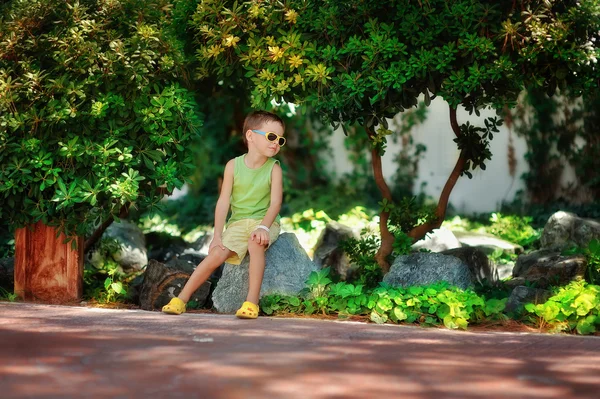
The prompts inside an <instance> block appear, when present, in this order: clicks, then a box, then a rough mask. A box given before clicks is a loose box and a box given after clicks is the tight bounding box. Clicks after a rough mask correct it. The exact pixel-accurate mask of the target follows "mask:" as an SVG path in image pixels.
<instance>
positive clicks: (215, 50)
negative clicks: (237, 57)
mask: <svg viewBox="0 0 600 399" xmlns="http://www.w3.org/2000/svg"><path fill="white" fill-rule="evenodd" d="M205 51H206V56H207V57H208V58H211V57H215V58H217V57H218V56H219V54H221V53H222V52H223V47H221V46H220V45H218V44H213V45H212V46H210V48H207V49H205Z"/></svg>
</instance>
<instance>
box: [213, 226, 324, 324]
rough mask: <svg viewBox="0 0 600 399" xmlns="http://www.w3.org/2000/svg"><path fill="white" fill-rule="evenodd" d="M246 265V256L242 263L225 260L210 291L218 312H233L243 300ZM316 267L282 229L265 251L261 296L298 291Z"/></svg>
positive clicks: (245, 293) (291, 293)
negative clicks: (218, 276)
mask: <svg viewBox="0 0 600 399" xmlns="http://www.w3.org/2000/svg"><path fill="white" fill-rule="evenodd" d="M248 265H249V257H248V256H246V258H245V259H244V261H243V262H242V264H241V265H230V264H227V263H226V264H225V267H224V268H223V275H222V276H221V278H220V279H219V281H218V283H217V286H216V288H215V290H214V292H213V295H212V301H213V306H214V307H215V309H216V310H217V311H218V312H222V313H233V312H235V311H236V310H237V309H238V308H239V307H240V306H241V305H242V303H243V302H244V301H245V300H246V295H247V293H248ZM316 270H318V267H317V265H316V264H315V263H314V262H313V261H311V260H310V258H309V257H308V255H307V254H306V251H305V250H304V249H303V248H302V246H300V243H299V242H298V239H297V238H296V236H295V235H294V234H292V233H283V234H281V235H280V236H279V238H278V239H277V241H275V242H274V243H273V245H271V247H270V248H269V249H268V250H267V253H266V265H265V275H264V278H263V282H262V286H261V289H260V297H261V298H262V297H263V296H265V295H271V294H283V295H298V293H299V292H300V291H301V290H302V289H303V288H304V287H305V283H306V280H307V279H308V275H309V274H310V273H311V272H312V271H316Z"/></svg>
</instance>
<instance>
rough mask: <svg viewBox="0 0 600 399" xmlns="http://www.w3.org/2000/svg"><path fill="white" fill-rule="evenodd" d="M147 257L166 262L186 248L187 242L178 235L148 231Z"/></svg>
mask: <svg viewBox="0 0 600 399" xmlns="http://www.w3.org/2000/svg"><path fill="white" fill-rule="evenodd" d="M146 244H147V247H148V250H149V252H148V258H149V259H154V260H157V261H159V262H163V263H164V262H168V261H169V260H171V259H174V258H176V257H177V255H179V254H181V253H182V252H183V251H185V250H186V248H187V247H188V244H187V243H186V242H185V241H184V240H183V238H181V237H179V236H173V235H171V234H169V233H164V232H156V231H153V232H150V233H148V234H146Z"/></svg>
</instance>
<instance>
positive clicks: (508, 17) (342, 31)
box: [191, 0, 600, 266]
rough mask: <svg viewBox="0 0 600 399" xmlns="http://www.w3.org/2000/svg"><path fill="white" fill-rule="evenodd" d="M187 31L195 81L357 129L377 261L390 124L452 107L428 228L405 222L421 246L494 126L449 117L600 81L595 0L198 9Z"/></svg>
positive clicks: (477, 162)
mask: <svg viewBox="0 0 600 399" xmlns="http://www.w3.org/2000/svg"><path fill="white" fill-rule="evenodd" d="M191 24H192V25H193V27H194V28H195V30H196V32H197V34H196V45H197V46H198V50H197V60H198V61H199V63H200V67H199V68H198V71H197V73H198V76H200V77H202V76H218V77H219V78H221V79H223V82H224V84H227V85H232V86H236V87H245V88H247V90H248V91H250V92H251V94H252V98H253V104H254V105H255V106H256V107H263V106H265V104H268V103H270V102H271V101H273V100H275V101H278V102H279V101H287V102H292V103H295V104H299V105H301V106H310V107H311V108H313V109H315V110H316V112H317V113H318V114H319V115H320V116H321V117H322V119H323V120H324V121H327V122H330V123H332V124H333V125H334V126H338V125H341V126H342V127H345V126H346V125H347V124H359V125H361V126H363V127H364V128H365V129H366V131H367V133H368V136H369V139H370V143H371V145H372V162H373V170H374V175H375V180H376V182H377V185H378V187H379V188H380V190H381V192H382V195H383V197H384V202H383V212H382V218H381V224H380V227H381V229H382V239H383V241H382V247H384V246H385V247H386V249H385V250H384V251H383V252H382V253H381V254H378V261H379V262H380V264H382V266H383V264H385V257H386V256H387V254H389V253H390V252H391V250H392V245H391V243H392V242H393V237H391V235H390V234H389V232H388V231H387V221H388V216H389V213H390V211H391V210H392V206H393V204H394V201H393V199H392V198H391V192H390V190H389V188H388V186H387V184H386V183H385V181H384V180H383V175H382V172H381V160H380V156H381V154H382V153H383V152H384V150H385V144H386V136H388V135H389V134H390V133H391V132H390V130H389V129H388V123H387V118H391V117H393V116H394V115H395V114H397V113H398V112H402V111H404V110H405V109H407V108H409V107H413V106H416V105H417V104H418V101H419V98H420V96H423V98H424V101H425V103H426V104H427V105H428V104H429V103H430V101H431V99H433V98H435V97H437V96H439V97H441V98H443V99H444V100H445V101H446V102H447V103H448V105H449V111H450V127H451V129H452V131H453V132H454V134H455V136H456V137H455V139H454V141H455V142H456V143H457V147H458V149H459V150H460V156H459V159H458V160H457V163H456V166H455V168H454V170H453V172H452V173H451V175H450V177H449V179H448V181H447V183H446V185H445V187H444V189H443V190H442V193H441V195H440V200H439V203H438V206H437V208H436V211H435V215H434V217H433V218H432V220H430V221H429V222H423V221H418V220H417V218H414V220H413V221H411V223H410V224H411V225H412V227H413V228H412V230H410V232H409V234H410V235H411V237H413V239H415V240H416V239H419V238H421V237H423V236H424V235H425V233H427V232H428V231H430V230H431V229H433V228H435V227H439V225H440V224H441V222H442V221H443V218H444V215H445V211H446V207H447V203H448V197H449V195H450V192H451V191H452V188H453V187H454V185H455V183H456V180H457V179H458V177H459V176H460V175H462V174H467V175H468V176H471V175H470V170H472V169H475V168H481V169H485V161H486V160H487V159H490V157H491V153H490V151H489V140H490V139H492V138H493V134H494V133H495V132H497V131H498V129H497V126H498V125H499V124H501V121H500V120H498V119H497V118H493V117H492V118H487V119H486V120H485V127H477V126H473V125H471V124H469V123H466V124H463V125H462V126H461V125H459V123H458V121H457V119H456V109H457V107H458V106H463V107H464V108H466V109H467V110H468V111H469V112H475V113H476V114H477V115H479V110H480V109H482V108H486V107H492V108H494V109H496V110H501V109H502V108H504V107H506V106H508V107H511V106H512V105H514V104H515V103H516V101H517V97H518V95H519V93H521V92H522V90H523V89H525V88H526V87H528V86H533V87H538V88H542V89H544V90H545V91H546V92H547V93H549V94H552V93H554V92H555V91H556V90H557V88H567V87H569V88H570V90H571V91H572V92H573V93H582V92H585V91H589V90H594V89H596V88H597V86H598V81H599V77H600V73H599V72H598V68H597V64H596V60H597V58H598V57H599V56H600V50H599V48H598V44H599V43H600V3H599V2H598V1H597V0H581V1H552V0H520V1H518V0H514V1H512V2H497V1H485V0H457V1H452V2H449V1H445V0H424V1H410V0H396V1H386V2H381V1H368V0H367V1H365V0H346V1H335V0H331V1H309V0H288V1H284V2H281V1H275V0H265V1H258V0H256V1H248V2H243V3H241V2H237V1H230V0H203V1H200V2H199V3H198V7H197V10H196V13H195V14H194V15H193V18H192V22H191Z"/></svg>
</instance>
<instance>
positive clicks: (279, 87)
mask: <svg viewBox="0 0 600 399" xmlns="http://www.w3.org/2000/svg"><path fill="white" fill-rule="evenodd" d="M288 87H289V83H288V82H287V80H286V79H284V80H282V81H280V82H279V83H277V87H276V88H275V91H276V92H277V93H281V94H283V93H284V92H285V91H286V90H287V89H288Z"/></svg>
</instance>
